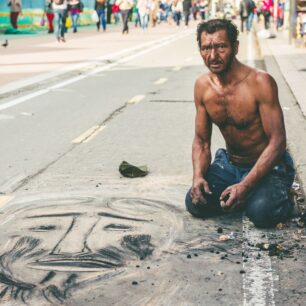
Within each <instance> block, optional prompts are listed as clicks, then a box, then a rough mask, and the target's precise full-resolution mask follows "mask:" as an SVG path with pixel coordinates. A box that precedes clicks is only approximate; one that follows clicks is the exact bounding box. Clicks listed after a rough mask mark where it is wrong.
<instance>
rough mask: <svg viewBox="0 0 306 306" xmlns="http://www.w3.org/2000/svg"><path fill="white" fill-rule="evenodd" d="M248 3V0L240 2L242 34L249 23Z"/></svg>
mask: <svg viewBox="0 0 306 306" xmlns="http://www.w3.org/2000/svg"><path fill="white" fill-rule="evenodd" d="M247 1H248V0H241V1H240V5H239V6H240V10H239V14H240V29H241V32H243V31H244V26H246V28H247V21H248V10H247Z"/></svg>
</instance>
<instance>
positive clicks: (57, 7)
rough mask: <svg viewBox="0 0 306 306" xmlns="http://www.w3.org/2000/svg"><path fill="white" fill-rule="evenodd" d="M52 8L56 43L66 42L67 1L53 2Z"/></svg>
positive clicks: (55, 0)
mask: <svg viewBox="0 0 306 306" xmlns="http://www.w3.org/2000/svg"><path fill="white" fill-rule="evenodd" d="M52 8H53V11H54V19H55V36H56V39H57V41H58V42H60V41H62V42H66V39H65V31H66V19H67V16H68V3H67V0H53V3H52Z"/></svg>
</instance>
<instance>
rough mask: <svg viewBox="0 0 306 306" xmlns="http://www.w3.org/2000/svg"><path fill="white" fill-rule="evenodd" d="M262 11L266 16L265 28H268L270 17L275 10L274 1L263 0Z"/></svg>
mask: <svg viewBox="0 0 306 306" xmlns="http://www.w3.org/2000/svg"><path fill="white" fill-rule="evenodd" d="M260 11H261V13H262V15H263V16H264V23H265V29H266V30H268V29H269V28H270V18H271V15H272V11H273V1H272V0H263V1H262V5H261V8H260Z"/></svg>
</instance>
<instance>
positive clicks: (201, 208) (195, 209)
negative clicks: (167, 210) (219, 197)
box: [185, 189, 222, 218]
mask: <svg viewBox="0 0 306 306" xmlns="http://www.w3.org/2000/svg"><path fill="white" fill-rule="evenodd" d="M205 199H206V200H208V203H207V204H193V203H192V197H191V189H190V190H189V191H188V192H187V194H186V198H185V205H186V209H187V211H188V212H189V213H191V214H192V215H193V216H194V217H196V218H208V217H213V216H217V215H219V214H221V213H222V210H221V207H220V205H217V204H216V200H214V199H213V198H209V199H207V198H205Z"/></svg>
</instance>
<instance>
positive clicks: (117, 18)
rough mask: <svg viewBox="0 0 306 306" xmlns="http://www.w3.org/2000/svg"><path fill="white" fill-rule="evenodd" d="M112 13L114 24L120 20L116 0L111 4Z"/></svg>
mask: <svg viewBox="0 0 306 306" xmlns="http://www.w3.org/2000/svg"><path fill="white" fill-rule="evenodd" d="M112 13H113V15H114V21H115V24H118V22H119V20H120V9H119V6H118V5H117V4H116V2H115V3H114V4H113V5H112Z"/></svg>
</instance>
